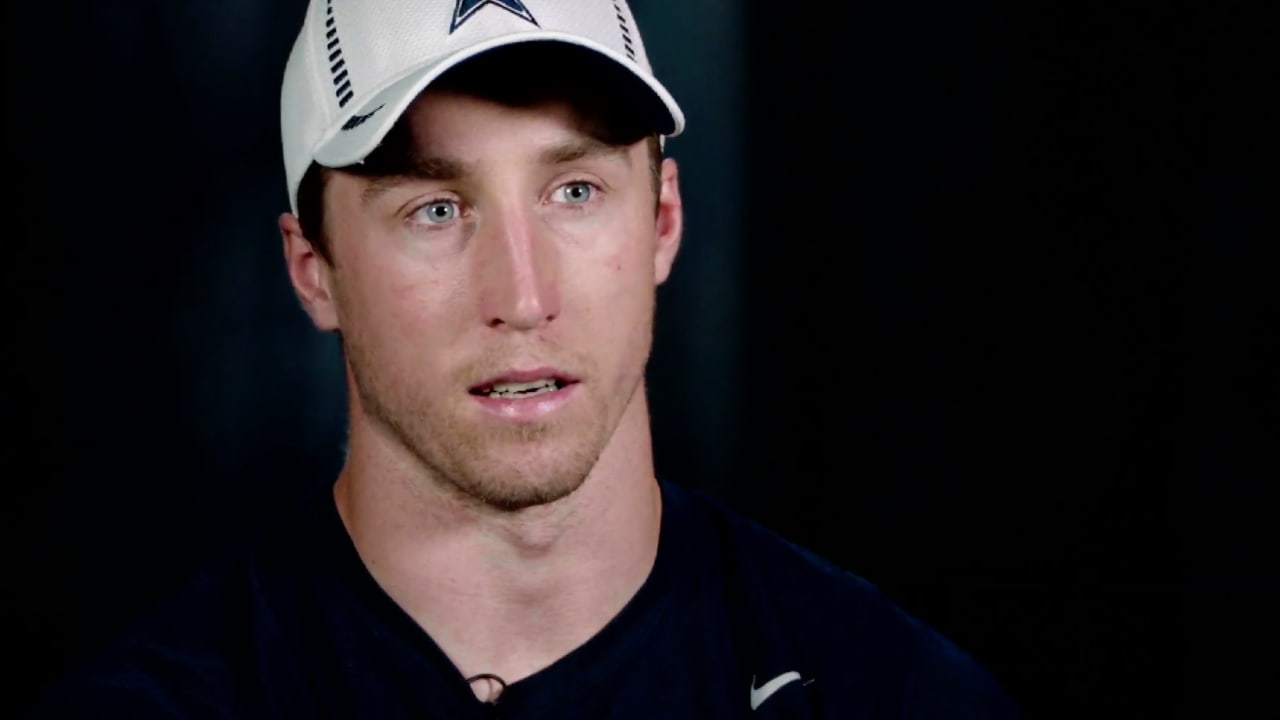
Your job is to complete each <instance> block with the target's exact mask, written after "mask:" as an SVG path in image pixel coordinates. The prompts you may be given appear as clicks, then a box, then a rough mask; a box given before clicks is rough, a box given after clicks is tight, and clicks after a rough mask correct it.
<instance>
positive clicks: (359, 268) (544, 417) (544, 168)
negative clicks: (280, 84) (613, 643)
mask: <svg viewBox="0 0 1280 720" xmlns="http://www.w3.org/2000/svg"><path fill="white" fill-rule="evenodd" d="M404 122H406V123H408V129H409V131H410V135H411V137H412V139H413V143H412V145H413V148H414V153H413V155H414V159H415V161H416V165H417V168H416V170H415V172H413V173H411V174H410V176H396V177H390V178H388V177H383V178H365V177H357V176H354V175H350V174H346V173H340V172H339V173H334V174H333V176H332V177H331V178H330V180H329V182H328V184H327V187H326V191H325V192H326V195H325V202H326V203H327V209H326V216H327V218H328V224H327V231H328V235H329V241H330V245H331V248H332V256H333V265H332V267H327V266H326V267H325V269H324V272H323V275H324V276H325V278H326V280H325V282H326V284H327V285H328V295H329V297H330V298H331V300H330V302H331V305H332V307H331V310H332V317H333V323H334V328H335V329H337V330H340V331H341V333H342V337H343V340H344V346H345V350H346V356H347V362H348V368H349V372H350V377H351V380H352V383H353V391H354V393H355V397H354V400H355V402H354V403H353V416H352V423H353V435H354V434H355V433H356V432H357V430H358V428H356V427H355V425H356V424H360V425H361V426H362V427H363V428H364V429H366V430H367V431H368V432H369V433H371V434H372V435H373V436H374V437H377V438H380V443H379V444H381V445H383V446H385V447H387V448H390V449H391V450H392V452H394V453H400V454H402V455H403V457H402V458H400V459H404V460H408V461H409V462H411V463H418V464H419V466H420V467H425V469H426V470H427V471H428V472H429V473H430V475H431V476H433V477H434V478H435V479H436V480H437V481H439V482H442V483H444V484H445V485H446V486H452V487H453V488H454V489H456V490H459V491H461V492H462V493H463V494H465V495H466V496H469V497H472V498H475V499H479V500H481V501H483V502H485V503H487V504H490V505H493V506H497V507H503V508H511V509H514V508H520V507H527V506H530V505H535V504H539V503H543V502H548V501H551V500H555V499H558V498H560V497H563V496H565V495H567V494H568V493H570V492H571V491H573V490H574V489H575V488H577V487H578V486H579V485H580V484H581V483H582V481H583V480H584V479H585V478H586V476H587V474H588V473H589V472H590V470H591V468H592V467H593V466H594V465H595V463H596V460H597V458H599V457H600V456H601V454H602V452H604V451H605V450H606V448H607V447H608V446H609V444H610V442H611V440H612V439H613V436H614V432H615V429H617V428H618V427H619V424H620V422H621V421H622V420H623V418H624V417H626V416H627V415H628V413H630V414H631V415H632V416H635V415H643V414H644V413H643V408H644V404H643V397H642V396H643V383H642V380H643V375H644V368H645V364H646V362H647V360H648V356H649V350H650V345H651V340H652V323H653V315H654V299H655V288H656V286H657V285H658V284H660V283H661V282H663V281H664V280H665V279H666V277H667V275H668V273H669V271H670V268H671V263H672V261H673V259H674V256H675V252H676V248H677V246H678V241H679V234H680V225H681V219H680V212H681V211H680V202H679V190H678V185H677V179H676V170H675V164H674V162H673V161H670V160H667V161H665V162H664V165H663V168H662V176H663V182H662V186H661V187H662V189H661V191H660V197H659V202H658V204H657V205H658V211H657V213H656V214H655V211H654V207H655V198H654V195H653V182H652V175H651V170H650V167H649V155H648V150H647V146H646V144H645V142H644V141H640V142H637V143H635V144H634V145H630V146H626V147H612V146H607V145H603V144H601V143H599V142H597V141H595V140H593V139H592V138H591V137H589V136H588V135H586V134H585V133H584V132H583V131H582V130H581V129H580V123H579V122H578V118H577V117H576V116H575V115H574V113H573V112H572V111H571V110H570V108H569V107H567V106H565V105H563V104H544V105H540V106H534V107H526V108H512V107H506V106H502V105H498V104H495V103H493V102H490V101H487V100H484V99H480V98H476V97H472V96H468V95H462V94H457V93H448V92H433V91H428V92H427V93H425V94H424V95H423V96H421V97H420V98H418V100H417V101H416V102H415V103H414V105H413V106H412V107H411V108H410V109H409V110H408V111H407V112H406V114H405V117H404ZM313 316H316V313H315V312H314V311H313ZM322 324H323V323H322ZM627 420H628V422H627V423H625V427H629V428H636V427H640V426H641V425H643V427H644V431H645V432H647V422H648V420H647V417H628V418H627ZM633 421H638V422H633Z"/></svg>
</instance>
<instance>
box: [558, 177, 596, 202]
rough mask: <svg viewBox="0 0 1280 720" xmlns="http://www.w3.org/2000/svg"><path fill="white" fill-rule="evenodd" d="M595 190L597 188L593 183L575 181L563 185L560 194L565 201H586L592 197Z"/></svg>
mask: <svg viewBox="0 0 1280 720" xmlns="http://www.w3.org/2000/svg"><path fill="white" fill-rule="evenodd" d="M595 191H596V189H595V188H594V187H592V186H591V183H585V182H575V183H569V184H568V185H563V186H561V188H560V195H561V197H563V198H564V200H565V202H570V203H584V202H587V201H588V200H590V199H591V196H592V195H594V194H595Z"/></svg>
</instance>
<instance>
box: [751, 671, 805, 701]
mask: <svg viewBox="0 0 1280 720" xmlns="http://www.w3.org/2000/svg"><path fill="white" fill-rule="evenodd" d="M799 679H800V673H798V672H796V671H794V670H792V671H791V672H785V673H782V674H781V675H779V676H778V677H776V678H774V679H772V680H770V681H769V682H767V683H765V684H763V685H761V686H760V687H756V678H755V676H754V675H753V676H752V677H751V709H752V710H755V709H756V708H758V707H760V704H761V703H763V702H764V701H765V700H768V699H769V697H770V696H771V695H773V694H774V693H776V692H778V691H779V690H781V689H782V686H784V685H786V684H787V683H792V682H795V681H796V680H799Z"/></svg>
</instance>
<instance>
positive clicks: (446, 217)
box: [417, 200, 458, 225]
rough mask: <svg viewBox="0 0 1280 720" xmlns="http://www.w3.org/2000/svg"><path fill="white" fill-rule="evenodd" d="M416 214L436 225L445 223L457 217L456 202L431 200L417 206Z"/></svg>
mask: <svg viewBox="0 0 1280 720" xmlns="http://www.w3.org/2000/svg"><path fill="white" fill-rule="evenodd" d="M417 214H418V215H421V216H422V217H424V218H426V221H427V222H429V223H433V224H436V225H439V224H442V223H447V222H449V221H450V220H453V219H454V218H456V217H458V203H456V202H454V201H452V200H433V201H431V202H429V203H427V204H426V205H423V206H422V207H420V208H418V212H417Z"/></svg>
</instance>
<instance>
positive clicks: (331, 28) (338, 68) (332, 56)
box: [324, 0, 355, 107]
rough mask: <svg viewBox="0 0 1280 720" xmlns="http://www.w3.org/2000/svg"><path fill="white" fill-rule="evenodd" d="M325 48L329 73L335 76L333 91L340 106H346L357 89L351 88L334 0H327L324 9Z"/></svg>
mask: <svg viewBox="0 0 1280 720" xmlns="http://www.w3.org/2000/svg"><path fill="white" fill-rule="evenodd" d="M324 16H325V20H324V27H325V33H324V39H325V50H326V51H327V52H328V53H329V59H328V64H329V75H330V76H331V77H332V78H333V93H334V95H335V96H336V97H337V98H338V107H345V106H346V104H347V103H348V102H350V101H351V98H353V97H355V91H354V90H352V88H351V78H350V76H349V75H348V73H347V61H346V58H344V57H342V42H341V40H340V39H339V38H338V22H337V19H335V18H334V17H333V0H326V1H325V9H324Z"/></svg>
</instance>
